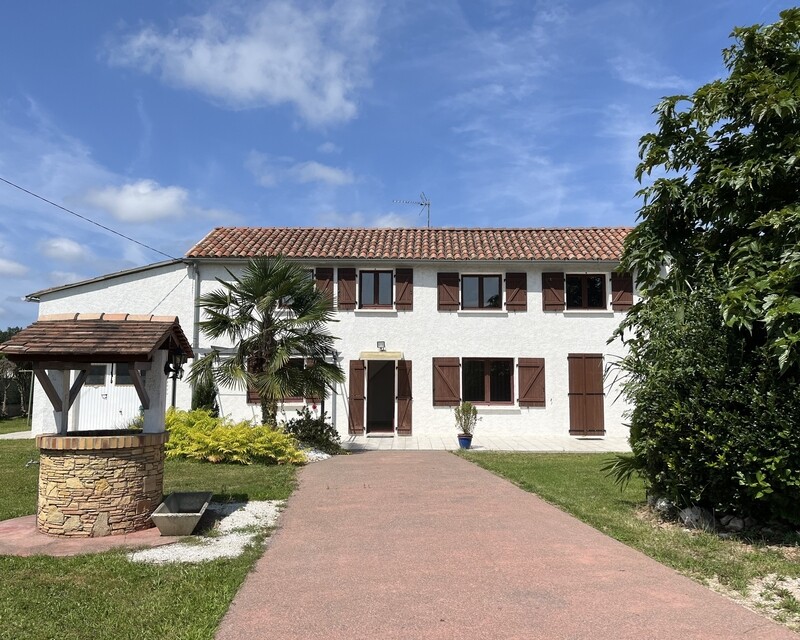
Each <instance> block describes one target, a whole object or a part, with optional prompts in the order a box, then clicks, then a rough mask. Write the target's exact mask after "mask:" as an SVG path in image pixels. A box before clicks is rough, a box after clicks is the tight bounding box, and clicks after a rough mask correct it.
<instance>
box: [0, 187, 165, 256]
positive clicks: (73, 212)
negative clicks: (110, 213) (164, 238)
mask: <svg viewBox="0 0 800 640" xmlns="http://www.w3.org/2000/svg"><path fill="white" fill-rule="evenodd" d="M0 181H2V182H5V183H6V184H7V185H8V186H10V187H14V188H15V189H19V190H20V191H22V192H23V193H27V194H28V195H29V196H33V197H34V198H38V199H39V200H41V201H42V202H46V203H47V204H50V205H53V206H54V207H56V208H57V209H61V210H62V211H66V212H67V213H70V214H72V215H73V216H75V217H76V218H80V219H81V220H84V221H86V222H88V223H89V224H93V225H94V226H96V227H100V228H101V229H103V230H104V231H108V232H109V233H113V234H114V235H115V236H119V237H120V238H124V239H125V240H128V241H130V242H133V243H134V244H138V245H139V246H140V247H144V248H145V249H149V250H150V251H154V252H155V253H158V254H161V255H162V256H165V257H167V258H169V259H170V260H180V258H176V257H175V256H171V255H169V254H168V253H164V252H163V251H160V250H159V249H156V248H155V247H151V246H150V245H149V244H145V243H144V242H139V241H138V240H134V239H133V238H131V237H130V236H126V235H125V234H124V233H120V232H119V231H114V229H112V228H111V227H107V226H105V225H104V224H100V223H99V222H95V221H94V220H92V219H90V218H87V217H86V216H83V215H81V214H80V213H76V212H75V211H73V210H72V209H67V208H66V207H63V206H61V205H60V204H58V203H57V202H53V201H52V200H48V199H47V198H45V197H44V196H40V195H39V194H38V193H34V192H33V191H29V190H28V189H26V188H25V187H21V186H19V185H18V184H15V183H13V182H11V180H6V179H5V178H3V177H2V176H0Z"/></svg>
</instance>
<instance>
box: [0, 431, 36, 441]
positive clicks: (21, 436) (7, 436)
mask: <svg viewBox="0 0 800 640" xmlns="http://www.w3.org/2000/svg"><path fill="white" fill-rule="evenodd" d="M34 437H35V436H34V435H33V432H32V431H14V432H13V433H0V440H30V439H32V438H34Z"/></svg>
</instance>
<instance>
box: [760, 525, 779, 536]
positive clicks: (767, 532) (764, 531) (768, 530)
mask: <svg viewBox="0 0 800 640" xmlns="http://www.w3.org/2000/svg"><path fill="white" fill-rule="evenodd" d="M761 533H762V535H765V536H774V535H775V534H777V533H778V532H777V531H775V529H773V528H772V527H762V528H761Z"/></svg>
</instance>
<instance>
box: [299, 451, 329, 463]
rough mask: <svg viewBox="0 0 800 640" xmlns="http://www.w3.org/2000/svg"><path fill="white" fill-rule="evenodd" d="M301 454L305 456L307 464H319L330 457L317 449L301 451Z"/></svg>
mask: <svg viewBox="0 0 800 640" xmlns="http://www.w3.org/2000/svg"><path fill="white" fill-rule="evenodd" d="M303 453H305V454H306V460H308V461H309V462H321V461H322V460H327V459H328V458H330V457H331V456H330V454H329V453H325V452H324V451H320V450H319V449H303Z"/></svg>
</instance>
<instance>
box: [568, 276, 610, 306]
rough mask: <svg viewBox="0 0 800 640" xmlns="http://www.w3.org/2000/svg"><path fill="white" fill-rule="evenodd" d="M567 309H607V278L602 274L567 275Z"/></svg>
mask: <svg viewBox="0 0 800 640" xmlns="http://www.w3.org/2000/svg"><path fill="white" fill-rule="evenodd" d="M566 302H567V309H605V308H606V278H605V276H604V275H602V274H581V275H577V274H567V278H566Z"/></svg>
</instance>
